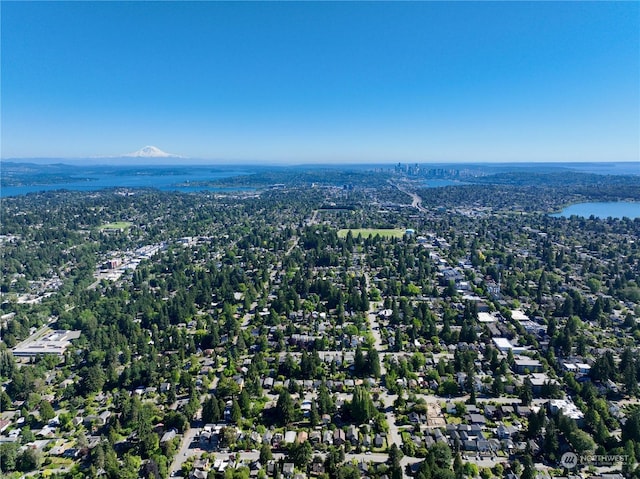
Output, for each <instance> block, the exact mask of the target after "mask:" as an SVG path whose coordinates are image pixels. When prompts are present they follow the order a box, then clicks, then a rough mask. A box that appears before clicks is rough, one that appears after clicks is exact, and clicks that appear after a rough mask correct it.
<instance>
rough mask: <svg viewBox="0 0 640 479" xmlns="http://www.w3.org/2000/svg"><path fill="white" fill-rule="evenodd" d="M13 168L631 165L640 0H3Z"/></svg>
mask: <svg viewBox="0 0 640 479" xmlns="http://www.w3.org/2000/svg"><path fill="white" fill-rule="evenodd" d="M1 9H2V10H1V14H2V17H1V18H2V38H1V40H2V41H1V48H2V65H1V66H2V72H1V100H2V105H1V108H2V110H1V113H2V118H1V120H2V137H1V140H2V148H1V155H2V157H3V158H11V157H88V156H93V155H118V154H122V153H127V152H131V151H134V150H137V149H139V148H141V147H142V146H145V145H155V146H157V147H159V148H161V149H162V150H165V151H168V152H171V153H176V154H180V155H184V156H189V157H194V158H209V159H215V160H220V161H223V160H224V161H226V162H233V161H248V162H263V161H265V162H278V163H280V162H284V163H303V162H315V163H318V162H322V163H328V162H386V161H390V162H396V161H403V162H451V161H461V162H462V161H464V162H469V161H482V162H486V161H499V162H500V161H516V162H517V161H526V162H530V161H638V160H639V158H640V151H639V150H640V4H639V3H638V2H621V3H615V2H569V3H556V2H532V3H524V2H497V3H488V2H479V3H474V2H462V3H448V2H420V3H418V2H416V3H413V2H397V3H382V2H380V3H379V2H374V3H365V2H345V3H340V2H327V3H308V2H302V3H297V2H277V3H276V2H273V3H269V2H267V3H247V2H240V3H237V2H231V3H223V2H194V3H190V2H158V3H156V2H141V3H133V2H127V3H119V2H96V3H93V2H43V3H36V2H15V3H14V2H7V1H3V2H1Z"/></svg>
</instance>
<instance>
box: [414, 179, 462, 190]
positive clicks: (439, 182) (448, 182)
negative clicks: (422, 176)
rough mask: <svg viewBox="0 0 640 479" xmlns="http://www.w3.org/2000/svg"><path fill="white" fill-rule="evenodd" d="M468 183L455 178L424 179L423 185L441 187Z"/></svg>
mask: <svg viewBox="0 0 640 479" xmlns="http://www.w3.org/2000/svg"><path fill="white" fill-rule="evenodd" d="M469 184H470V183H466V182H464V181H456V180H438V179H433V180H425V181H424V183H423V185H424V186H426V187H427V188H442V187H443V186H460V185H469Z"/></svg>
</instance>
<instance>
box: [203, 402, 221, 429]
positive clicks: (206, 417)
mask: <svg viewBox="0 0 640 479" xmlns="http://www.w3.org/2000/svg"><path fill="white" fill-rule="evenodd" d="M221 417H222V415H221V414H220V407H219V406H218V399H217V398H216V397H215V396H213V395H212V396H209V397H208V398H207V399H205V401H204V404H202V421H203V422H204V423H205V424H207V423H214V422H218V421H219V420H220V419H221Z"/></svg>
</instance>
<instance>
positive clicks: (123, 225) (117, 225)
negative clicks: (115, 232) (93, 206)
mask: <svg viewBox="0 0 640 479" xmlns="http://www.w3.org/2000/svg"><path fill="white" fill-rule="evenodd" d="M130 226H131V223H129V222H128V221H116V222H114V223H107V224H106V225H102V226H100V229H101V230H107V229H123V230H126V229H127V228H129V227H130Z"/></svg>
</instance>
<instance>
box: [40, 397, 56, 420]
mask: <svg viewBox="0 0 640 479" xmlns="http://www.w3.org/2000/svg"><path fill="white" fill-rule="evenodd" d="M55 416H56V412H55V411H54V410H53V406H52V405H51V403H50V402H49V401H42V402H41V403H40V420H41V421H42V422H43V423H48V422H49V421H51V420H52V419H53V418H54V417H55Z"/></svg>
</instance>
